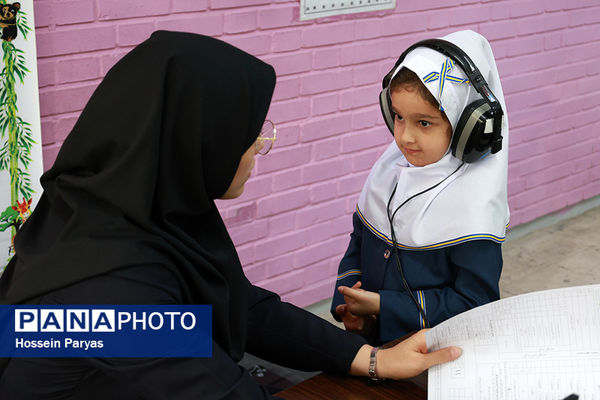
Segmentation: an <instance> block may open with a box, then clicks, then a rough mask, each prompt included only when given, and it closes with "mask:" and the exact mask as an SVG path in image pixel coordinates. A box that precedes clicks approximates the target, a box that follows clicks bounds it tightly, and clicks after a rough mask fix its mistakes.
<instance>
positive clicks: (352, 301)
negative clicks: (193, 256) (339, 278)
mask: <svg viewBox="0 0 600 400" xmlns="http://www.w3.org/2000/svg"><path fill="white" fill-rule="evenodd" d="M361 285H362V283H361V282H360V281H359V282H356V283H355V284H354V286H352V287H351V288H349V287H348V286H340V287H338V291H339V292H340V293H341V294H343V295H344V301H345V302H346V304H347V305H348V311H350V312H351V313H352V314H354V315H369V314H373V315H379V293H376V292H370V291H368V290H364V289H361Z"/></svg>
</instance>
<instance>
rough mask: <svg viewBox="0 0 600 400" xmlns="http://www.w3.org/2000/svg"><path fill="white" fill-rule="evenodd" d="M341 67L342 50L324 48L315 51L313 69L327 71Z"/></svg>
mask: <svg viewBox="0 0 600 400" xmlns="http://www.w3.org/2000/svg"><path fill="white" fill-rule="evenodd" d="M339 65H340V49H339V48H337V47H334V48H329V47H326V48H323V49H315V51H314V53H313V63H312V66H313V69H316V70H319V69H326V68H332V67H337V66H339Z"/></svg>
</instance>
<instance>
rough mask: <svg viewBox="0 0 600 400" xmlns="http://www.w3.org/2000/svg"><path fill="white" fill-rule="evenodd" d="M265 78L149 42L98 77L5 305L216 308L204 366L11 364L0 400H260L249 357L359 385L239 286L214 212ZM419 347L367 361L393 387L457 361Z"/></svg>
mask: <svg viewBox="0 0 600 400" xmlns="http://www.w3.org/2000/svg"><path fill="white" fill-rule="evenodd" d="M274 86H275V73H274V71H273V68H272V67H271V66H269V65H267V64H265V63H263V62H262V61H260V60H258V59H257V58H255V57H253V56H251V55H249V54H246V53H244V52H243V51H241V50H239V49H236V48H235V47H232V46H230V45H228V44H226V43H224V42H221V41H218V40H216V39H212V38H209V37H205V36H200V35H194V34H187V33H174V32H156V33H154V34H153V35H152V36H151V37H150V38H149V39H148V40H147V41H145V42H144V43H142V44H141V45H139V46H138V47H136V48H135V49H134V50H133V51H131V52H130V53H129V54H128V55H127V56H125V57H124V58H123V59H122V60H121V61H120V62H119V63H117V64H116V65H115V66H114V67H113V68H112V69H111V70H110V71H109V73H108V74H107V75H106V77H105V79H104V81H103V82H102V83H101V84H100V85H99V87H98V89H97V90H96V91H95V93H94V94H93V96H92V98H91V99H90V101H89V102H88V104H87V105H86V107H85V109H84V110H83V112H82V114H81V116H80V118H79V120H78V121H77V124H76V125H75V127H74V128H73V131H72V132H71V133H70V135H69V137H68V138H67V140H65V142H64V144H63V146H62V149H61V151H60V153H59V154H58V157H57V159H56V162H55V163H54V166H53V167H52V168H51V169H50V170H49V171H48V172H46V173H45V174H44V175H43V177H42V180H41V181H42V186H43V187H44V193H43V195H42V197H41V200H40V202H39V204H38V206H37V207H36V209H35V211H34V212H33V214H32V215H31V217H30V218H29V219H28V221H27V222H26V223H25V224H24V225H23V227H22V228H21V230H20V231H19V233H18V235H17V237H16V238H15V249H16V256H15V257H14V258H13V260H12V261H11V263H10V264H9V265H8V266H7V268H6V270H5V272H4V275H3V276H2V278H1V280H0V303H2V304H211V305H212V306H213V356H212V357H211V358H137V359H130V358H129V359H127V358H111V359H99V358H85V359H84V358H81V359H77V358H75V359H73V358H47V359H31V358H12V359H10V360H5V362H4V363H3V364H4V365H3V367H4V369H3V373H2V375H1V377H0V398H2V399H19V400H25V399H50V398H74V399H91V398H103V399H116V398H119V399H194V398H202V399H213V398H215V399H221V398H223V399H225V398H227V399H237V398H244V399H263V398H268V397H269V394H268V393H267V391H266V390H264V389H263V388H261V387H260V386H258V385H257V384H256V383H255V382H254V381H253V380H252V378H251V377H250V376H249V375H248V374H247V373H245V372H244V371H243V370H242V369H241V368H240V367H239V366H237V365H236V362H237V361H239V360H240V358H241V357H242V355H243V354H244V352H245V351H247V352H249V353H252V354H255V355H256V356H259V357H262V358H264V359H267V360H270V361H272V362H275V363H278V364H281V365H285V366H288V367H292V368H296V369H302V370H325V371H334V372H344V373H345V372H348V373H351V374H355V375H368V369H369V366H370V354H371V346H369V345H367V344H365V341H364V339H362V338H361V337H360V336H357V335H354V334H352V333H349V332H345V331H343V330H341V329H338V328H337V327H334V326H333V325H331V324H329V323H327V322H325V321H323V320H321V319H320V318H318V317H315V316H313V315H312V314H310V313H308V312H306V311H304V310H301V309H298V308H296V307H294V306H292V305H290V304H287V303H283V302H281V300H280V299H279V297H278V296H277V295H275V294H274V293H271V292H268V291H266V290H263V289H260V288H257V287H255V286H253V285H252V284H250V283H249V282H248V280H247V279H246V277H245V276H244V273H243V271H242V267H241V265H240V261H239V259H238V257H237V254H236V251H235V248H234V246H233V243H232V242H231V239H230V238H229V235H228V233H227V230H226V229H225V226H224V225H223V222H222V220H221V217H220V215H219V212H218V210H217V208H216V207H215V203H214V199H217V198H232V197H237V196H239V195H240V194H241V193H242V191H243V189H244V184H245V182H246V180H247V179H248V176H249V173H250V170H251V168H252V165H253V163H254V155H255V154H256V152H258V151H259V150H260V148H261V146H262V145H263V144H264V143H263V141H260V140H259V141H257V137H258V134H259V132H260V130H261V127H262V125H263V122H264V120H265V117H266V114H267V110H268V108H269V103H270V100H271V96H272V93H273V89H274ZM425 349H426V346H425V339H424V335H423V333H422V332H419V333H418V334H417V335H415V336H413V337H412V338H411V339H409V340H407V341H405V342H402V343H400V344H398V345H396V346H395V347H392V348H390V349H386V350H382V351H380V352H379V353H378V354H376V357H375V358H376V360H377V364H376V366H375V372H376V373H377V374H378V375H379V376H383V377H390V378H396V379H397V378H402V377H407V376H410V375H416V374H418V373H419V372H421V371H422V370H424V369H425V368H427V367H429V366H431V365H433V364H435V363H439V362H443V361H448V360H450V359H451V358H454V357H456V356H457V350H456V349H444V350H440V351H439V352H435V353H429V354H426V350H425Z"/></svg>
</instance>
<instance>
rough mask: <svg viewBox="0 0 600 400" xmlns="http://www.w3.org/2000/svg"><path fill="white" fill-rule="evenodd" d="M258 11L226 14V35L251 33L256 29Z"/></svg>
mask: <svg viewBox="0 0 600 400" xmlns="http://www.w3.org/2000/svg"><path fill="white" fill-rule="evenodd" d="M256 18H257V16H256V11H240V12H233V11H230V12H227V13H225V23H224V27H223V31H224V32H225V33H241V32H250V31H253V30H255V29H256Z"/></svg>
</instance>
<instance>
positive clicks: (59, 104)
mask: <svg viewBox="0 0 600 400" xmlns="http://www.w3.org/2000/svg"><path fill="white" fill-rule="evenodd" d="M96 86H97V85H96V84H84V85H78V86H74V87H68V88H60V89H52V90H48V91H46V90H44V91H40V114H41V116H42V117H45V116H48V115H56V114H62V113H66V112H72V111H81V110H82V109H83V106H85V104H86V103H87V101H88V100H89V98H90V96H91V95H92V93H93V92H94V90H95V89H96Z"/></svg>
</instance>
